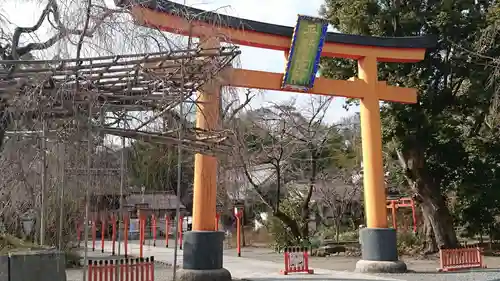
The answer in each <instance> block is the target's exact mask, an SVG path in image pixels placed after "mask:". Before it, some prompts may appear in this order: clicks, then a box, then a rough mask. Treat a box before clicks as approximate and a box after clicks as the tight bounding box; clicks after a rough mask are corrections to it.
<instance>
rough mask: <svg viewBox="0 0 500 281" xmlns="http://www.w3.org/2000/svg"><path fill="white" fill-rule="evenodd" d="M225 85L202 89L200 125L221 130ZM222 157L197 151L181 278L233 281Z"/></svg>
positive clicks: (210, 44) (207, 43)
mask: <svg viewBox="0 0 500 281" xmlns="http://www.w3.org/2000/svg"><path fill="white" fill-rule="evenodd" d="M200 40H203V41H204V42H203V43H202V44H201V46H202V48H207V49H208V48H214V49H216V50H217V49H218V48H219V46H220V45H219V42H218V40H217V39H216V38H209V39H208V40H205V39H200ZM221 87H222V86H221V84H220V83H218V81H217V79H216V78H215V79H213V80H212V81H210V82H208V83H207V84H205V85H204V87H203V88H202V90H201V91H199V92H198V99H197V105H198V107H197V113H196V127H198V128H200V129H204V130H209V131H210V130H217V129H218V128H219V124H220V99H221ZM217 168H218V160H217V158H216V157H214V156H208V155H203V154H200V153H197V154H196V155H195V160H194V187H193V189H194V190H193V224H192V231H189V232H187V233H185V235H184V246H183V250H184V253H183V264H182V271H181V272H180V274H179V280H186V281H187V280H189V281H198V280H200V281H206V280H217V281H231V280H232V279H231V273H229V271H228V270H226V269H225V268H223V267H222V266H223V246H224V232H222V231H218V230H217V229H216V223H215V220H214V218H215V217H216V203H217V200H216V199H217Z"/></svg>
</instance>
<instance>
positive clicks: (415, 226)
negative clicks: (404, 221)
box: [411, 199, 417, 233]
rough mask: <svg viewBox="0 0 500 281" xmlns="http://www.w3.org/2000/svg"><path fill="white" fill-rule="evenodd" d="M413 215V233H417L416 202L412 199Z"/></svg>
mask: <svg viewBox="0 0 500 281" xmlns="http://www.w3.org/2000/svg"><path fill="white" fill-rule="evenodd" d="M411 215H412V218H413V233H417V213H416V210H415V201H414V200H413V199H411Z"/></svg>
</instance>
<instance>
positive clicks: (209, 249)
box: [179, 231, 231, 281]
mask: <svg viewBox="0 0 500 281" xmlns="http://www.w3.org/2000/svg"><path fill="white" fill-rule="evenodd" d="M183 238H184V241H183V242H184V247H183V248H184V252H183V264H182V270H181V271H180V272H179V280H185V281H212V280H214V281H215V280H217V281H231V273H229V271H227V270H226V269H224V268H223V267H222V265H223V245H224V232H221V231H189V232H186V233H185V235H184V237H183Z"/></svg>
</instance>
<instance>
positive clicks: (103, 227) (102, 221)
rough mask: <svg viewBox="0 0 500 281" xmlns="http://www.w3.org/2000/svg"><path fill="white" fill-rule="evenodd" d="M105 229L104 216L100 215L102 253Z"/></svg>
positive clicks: (102, 251) (102, 250)
mask: <svg viewBox="0 0 500 281" xmlns="http://www.w3.org/2000/svg"><path fill="white" fill-rule="evenodd" d="M105 231H106V218H105V217H104V215H102V216H101V253H104V232H105Z"/></svg>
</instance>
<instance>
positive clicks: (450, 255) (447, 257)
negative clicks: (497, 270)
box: [438, 247, 486, 272]
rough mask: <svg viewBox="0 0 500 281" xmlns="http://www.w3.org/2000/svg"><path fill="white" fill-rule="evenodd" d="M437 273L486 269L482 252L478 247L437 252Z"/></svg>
mask: <svg viewBox="0 0 500 281" xmlns="http://www.w3.org/2000/svg"><path fill="white" fill-rule="evenodd" d="M439 264H440V268H438V271H442V272H443V271H444V272H446V271H454V270H461V269H471V268H486V265H484V263H483V254H482V250H481V248H479V247H474V248H459V249H441V250H439Z"/></svg>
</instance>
